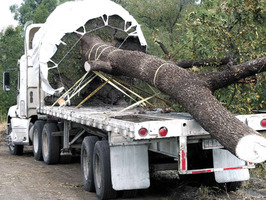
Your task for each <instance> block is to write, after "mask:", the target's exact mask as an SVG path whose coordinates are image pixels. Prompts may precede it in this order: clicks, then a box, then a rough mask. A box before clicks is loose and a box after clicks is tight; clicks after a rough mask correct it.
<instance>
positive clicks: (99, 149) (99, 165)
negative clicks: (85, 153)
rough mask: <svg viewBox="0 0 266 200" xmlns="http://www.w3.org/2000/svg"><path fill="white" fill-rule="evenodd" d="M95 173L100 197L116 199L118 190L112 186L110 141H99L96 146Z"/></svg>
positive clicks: (96, 188)
mask: <svg viewBox="0 0 266 200" xmlns="http://www.w3.org/2000/svg"><path fill="white" fill-rule="evenodd" d="M93 175H94V184H95V190H96V195H97V197H98V198H99V199H101V200H102V199H114V198H116V196H117V192H116V191H115V190H114V189H113V188H112V182H111V167H110V148H109V145H108V142H107V141H106V140H104V141H98V142H96V144H95V147H94V154H93Z"/></svg>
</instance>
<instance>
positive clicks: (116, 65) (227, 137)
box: [81, 35, 266, 163]
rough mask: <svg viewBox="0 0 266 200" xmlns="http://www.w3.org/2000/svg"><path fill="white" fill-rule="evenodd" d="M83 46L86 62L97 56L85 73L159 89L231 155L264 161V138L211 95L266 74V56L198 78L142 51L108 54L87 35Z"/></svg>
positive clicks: (265, 140) (265, 152) (115, 49)
mask: <svg viewBox="0 0 266 200" xmlns="http://www.w3.org/2000/svg"><path fill="white" fill-rule="evenodd" d="M81 41H82V42H81V48H82V53H83V57H85V58H88V57H90V58H95V57H96V58H97V57H98V60H88V61H87V63H86V69H87V70H95V71H103V72H107V73H110V74H114V75H124V76H128V77H132V78H137V79H140V80H143V81H145V82H147V83H149V84H151V85H153V86H155V87H157V88H158V89H159V90H160V91H162V92H164V93H166V94H168V95H170V96H171V97H173V98H174V99H175V100H177V101H178V103H179V104H181V105H182V106H183V107H184V108H185V109H186V110H187V111H188V112H189V113H190V114H191V115H192V116H193V117H194V119H195V120H197V121H198V122H199V123H200V124H201V126H202V127H203V128H204V129H205V130H206V131H208V132H209V133H210V134H211V135H212V136H213V137H214V138H215V139H217V140H218V141H219V142H220V143H221V144H222V145H223V146H224V147H225V148H226V149H228V150H229V151H230V152H231V153H233V154H234V155H236V156H237V157H239V158H240V159H242V160H245V161H248V162H255V163H259V162H263V161H265V160H266V139H265V138H264V137H263V136H262V135H261V134H259V133H258V132H256V131H254V130H253V129H251V128H250V127H248V126H247V125H246V124H244V123H242V122H241V121H240V120H238V119H237V118H236V117H234V115H233V114H231V113H230V112H229V111H228V110H226V109H225V108H224V107H223V106H222V105H221V103H220V102H219V101H218V100H217V99H216V98H215V97H214V96H213V91H214V90H216V89H218V88H221V87H224V86H226V85H229V84H231V83H233V82H235V81H237V80H239V79H240V78H243V77H246V76H251V75H254V74H256V73H259V72H263V71H266V65H265V63H266V57H263V58H260V59H256V60H253V61H250V62H246V63H243V64H241V65H237V66H233V67H231V68H232V69H233V70H232V69H231V68H230V69H228V70H226V71H222V72H217V73H208V74H195V73H192V72H189V71H187V70H185V69H183V68H181V67H179V66H177V65H176V64H175V63H173V62H166V61H164V60H162V59H160V58H157V57H155V56H151V55H147V54H145V53H142V52H137V51H128V50H121V49H117V48H115V47H110V48H108V49H107V48H106V46H104V48H105V50H103V49H104V48H102V47H101V45H103V44H104V42H103V41H102V40H101V39H100V38H99V37H90V36H88V35H84V36H82V38H81ZM96 50H98V51H96ZM88 52H90V55H88ZM97 52H98V54H97ZM99 53H100V54H99ZM95 54H97V55H95ZM99 55H100V56H99Z"/></svg>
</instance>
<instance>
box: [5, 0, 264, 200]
mask: <svg viewBox="0 0 266 200" xmlns="http://www.w3.org/2000/svg"><path fill="white" fill-rule="evenodd" d="M104 7H105V8H104ZM85 10H86V11H87V13H89V14H87V15H86V16H83V15H82V17H81V14H80V13H83V12H84V11H85ZM64 14H65V15H70V16H71V17H62V15H64ZM114 14H115V15H118V16H119V17H121V18H123V19H124V20H125V22H126V23H127V22H130V23H131V24H132V26H135V27H137V28H136V31H135V32H134V33H133V34H131V35H130V34H129V37H134V38H138V40H139V42H140V45H141V46H144V47H145V46H146V41H145V38H144V36H143V34H142V32H141V29H140V26H139V24H138V23H137V22H136V21H135V20H134V18H133V17H132V16H131V15H130V14H129V13H128V12H126V11H125V10H124V9H123V8H122V7H121V6H119V5H117V4H115V3H113V2H111V1H102V0H101V1H97V2H95V3H94V4H92V3H88V2H86V1H84V2H82V1H78V2H68V3H65V4H63V5H61V6H59V7H58V8H57V9H56V10H55V11H54V14H52V15H51V16H50V17H49V18H48V19H47V22H46V23H45V24H29V25H27V26H26V27H25V52H24V55H22V56H21V58H20V59H19V60H18V89H17V91H18V95H17V104H16V105H14V106H12V107H10V108H9V110H8V115H7V143H8V147H9V150H10V153H11V154H13V155H21V154H22V153H23V148H24V146H33V154H34V158H35V159H36V160H38V161H43V162H44V163H46V164H48V165H50V164H58V163H68V162H70V161H71V158H72V156H74V155H80V160H81V173H82V181H83V184H84V188H85V190H87V191H90V192H94V191H95V192H96V195H97V196H98V198H99V199H111V198H116V197H117V194H118V193H122V194H123V195H124V196H126V197H132V196H134V195H135V194H136V191H137V190H139V189H146V188H148V187H149V186H150V174H151V173H152V172H154V171H164V170H175V171H176V172H178V174H180V175H192V174H202V173H213V174H214V177H215V180H216V182H217V183H220V184H224V183H226V184H227V187H228V188H231V189H232V188H235V187H236V186H237V185H238V183H240V182H241V181H245V180H248V179H249V178H250V176H249V169H251V168H254V167H255V165H254V163H250V162H246V161H243V160H240V159H239V158H237V157H236V156H234V155H233V154H231V153H230V152H229V151H228V150H226V149H224V147H223V146H222V145H221V144H220V143H219V142H218V141H217V140H215V139H214V138H212V136H211V135H210V134H209V133H208V132H207V131H205V130H204V129H203V128H202V127H201V126H200V125H199V123H197V121H195V120H194V119H193V117H192V116H191V115H190V114H188V113H177V112H166V113H164V112H161V109H160V108H157V109H154V110H146V111H145V112H140V111H139V109H138V108H137V107H136V106H134V104H133V106H130V107H128V106H126V105H112V104H110V105H86V106H81V107H76V106H71V105H69V104H70V100H69V99H67V98H63V99H62V98H60V97H59V98H57V99H58V100H54V103H53V104H52V105H47V103H46V101H45V98H47V97H49V96H51V94H54V93H56V92H57V91H56V89H53V88H51V86H50V85H49V83H48V79H47V76H46V75H45V74H46V73H47V72H48V71H49V70H50V69H49V68H47V62H48V60H51V57H52V56H53V54H54V53H55V51H56V47H57V45H58V44H59V43H60V38H62V37H63V35H64V34H66V33H70V32H75V31H76V30H77V28H78V27H79V26H82V24H84V23H85V22H86V21H88V20H90V19H93V18H96V17H101V18H102V19H103V20H104V23H105V26H108V20H106V18H108V17H109V16H111V15H114ZM65 15H64V16H65ZM58 16H61V18H60V19H58ZM74 16H77V17H74ZM63 18H65V19H63ZM70 18H71V19H70ZM60 20H61V21H60ZM62 20H63V21H62ZM126 30H129V28H125V31H126ZM84 33H86V31H84ZM46 36H47V37H46ZM42 56H43V57H42ZM44 58H47V60H45V59H44ZM55 66H57V65H55ZM57 67H58V66H57ZM73 70H75V69H73ZM96 75H97V76H99V77H101V78H102V79H103V82H106V83H107V82H108V81H106V79H108V76H103V75H101V74H99V73H98V74H97V72H96V74H95V76H96ZM106 77H107V78H106ZM3 78H4V81H3V83H4V87H3V88H4V90H5V91H9V90H10V78H11V77H10V75H9V73H8V72H5V73H4V75H3ZM108 80H110V79H108ZM108 83H109V82H108ZM113 83H117V82H115V81H113ZM76 85H79V84H76ZM79 88H81V85H79V87H77V88H76V90H78V89H79ZM51 90H52V91H53V92H51ZM65 93H67V91H66V92H65ZM65 96H67V95H65ZM65 96H64V97H65ZM60 100H63V103H62V104H61V103H60ZM144 100H145V99H144ZM144 100H143V101H142V103H143V102H145V101H144ZM236 117H237V118H238V119H240V120H241V121H242V122H243V123H245V124H248V126H250V127H251V128H253V129H254V130H256V131H258V132H260V133H262V134H265V133H266V114H265V113H261V114H251V115H237V116H236ZM70 181H71V180H70Z"/></svg>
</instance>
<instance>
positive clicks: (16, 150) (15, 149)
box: [8, 124, 24, 156]
mask: <svg viewBox="0 0 266 200" xmlns="http://www.w3.org/2000/svg"><path fill="white" fill-rule="evenodd" d="M11 131H12V128H11V124H10V125H9V126H8V148H9V152H10V153H11V155H16V156H18V155H22V154H23V149H24V145H17V144H13V142H12V141H11V138H10V136H9V135H10V134H11Z"/></svg>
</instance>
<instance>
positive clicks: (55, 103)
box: [51, 72, 89, 108]
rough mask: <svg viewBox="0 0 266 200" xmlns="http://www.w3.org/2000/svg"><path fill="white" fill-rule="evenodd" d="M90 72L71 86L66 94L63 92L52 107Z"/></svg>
mask: <svg viewBox="0 0 266 200" xmlns="http://www.w3.org/2000/svg"><path fill="white" fill-rule="evenodd" d="M88 73H89V72H87V73H86V74H84V75H83V76H82V77H81V78H80V79H79V80H78V81H77V82H76V83H75V84H74V85H73V86H72V87H71V88H69V89H68V90H67V91H66V92H65V93H64V94H62V95H61V96H60V97H59V98H58V99H57V100H56V102H54V104H53V105H52V106H51V108H52V107H54V106H55V104H57V102H58V101H59V100H60V99H61V98H63V97H65V96H66V95H67V94H68V92H69V91H70V90H72V89H73V88H74V87H75V86H76V85H77V84H78V83H79V82H81V80H83V79H84V78H85V77H86V76H87V74H88Z"/></svg>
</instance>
